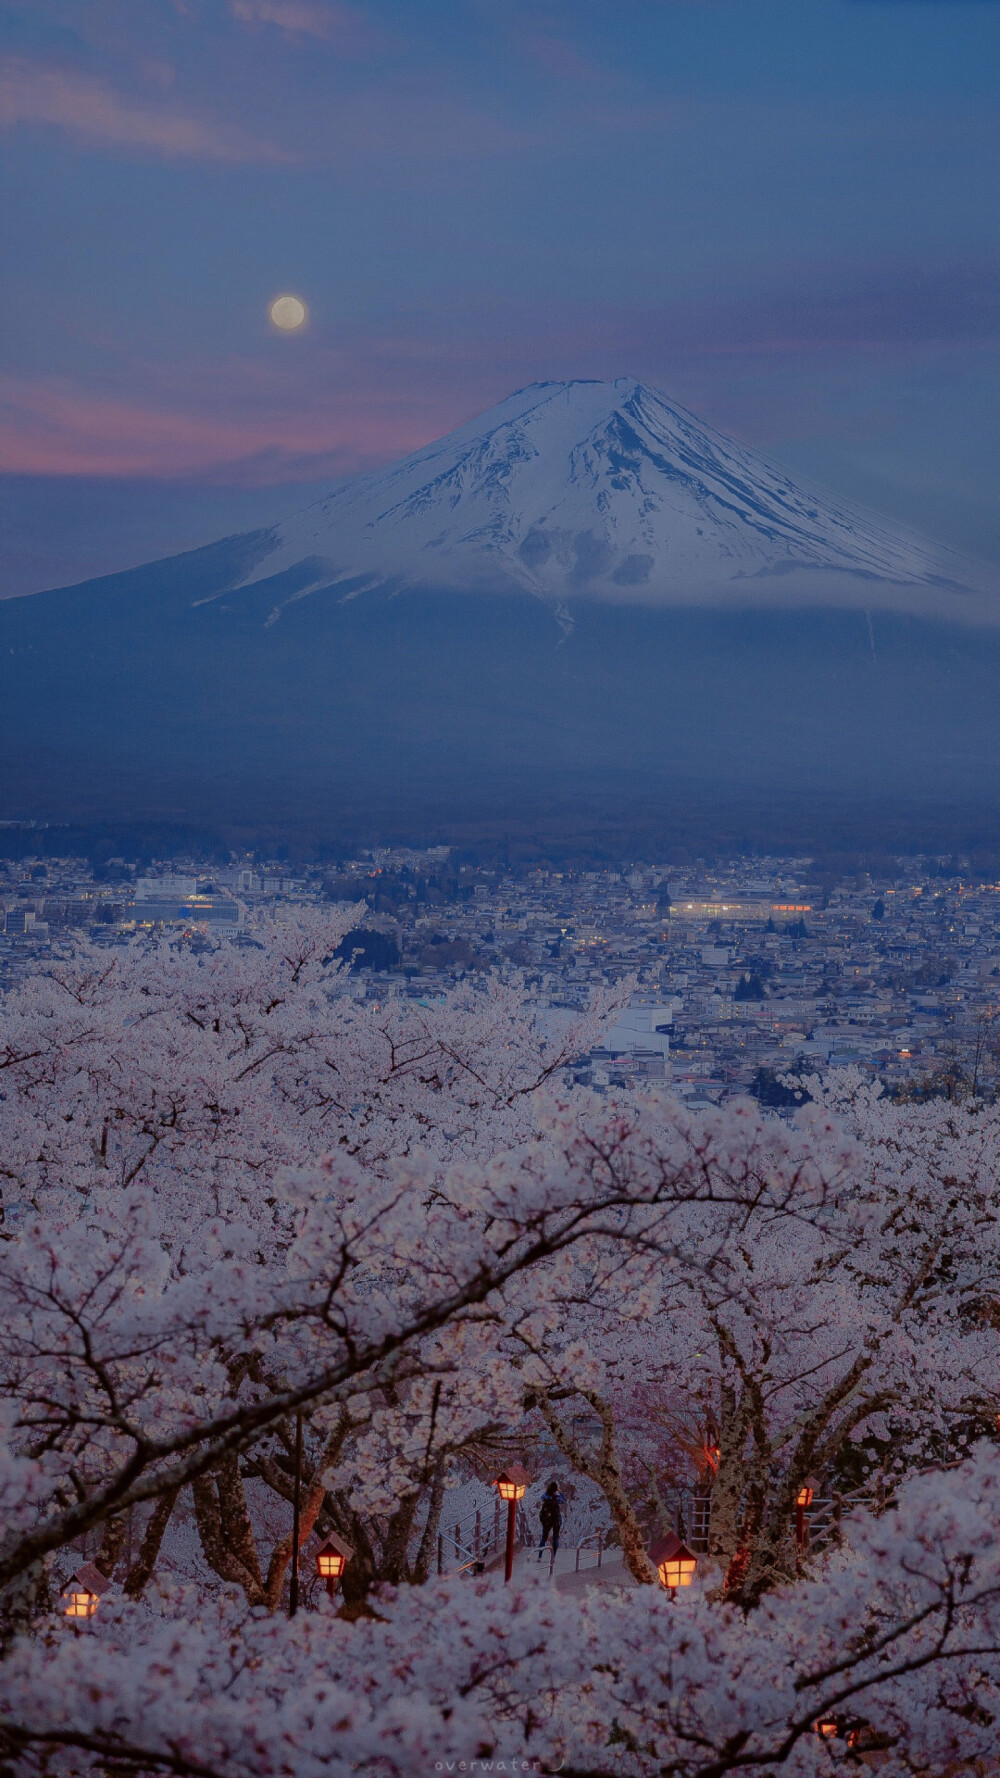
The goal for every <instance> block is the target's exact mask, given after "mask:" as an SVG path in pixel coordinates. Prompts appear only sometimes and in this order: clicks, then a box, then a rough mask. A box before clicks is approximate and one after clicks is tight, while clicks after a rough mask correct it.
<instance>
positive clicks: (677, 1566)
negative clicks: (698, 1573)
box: [647, 1531, 698, 1599]
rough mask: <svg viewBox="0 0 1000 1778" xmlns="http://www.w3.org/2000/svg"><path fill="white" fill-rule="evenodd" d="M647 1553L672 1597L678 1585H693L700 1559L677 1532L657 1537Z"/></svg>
mask: <svg viewBox="0 0 1000 1778" xmlns="http://www.w3.org/2000/svg"><path fill="white" fill-rule="evenodd" d="M647 1554H648V1556H649V1559H650V1561H651V1562H652V1564H653V1567H654V1568H655V1569H656V1572H657V1574H658V1575H659V1577H660V1584H661V1586H664V1587H666V1589H667V1592H668V1593H669V1594H670V1597H671V1599H672V1598H673V1597H674V1595H675V1593H676V1592H677V1588H678V1587H689V1586H690V1585H691V1582H692V1581H693V1580H694V1571H695V1569H696V1568H697V1566H698V1559H697V1557H696V1556H694V1555H692V1553H691V1551H690V1550H689V1549H688V1547H687V1544H686V1543H682V1542H681V1540H680V1538H679V1537H678V1536H677V1534H676V1532H674V1531H671V1532H669V1533H668V1535H667V1536H666V1537H657V1538H656V1539H655V1540H654V1542H653V1543H651V1544H650V1546H649V1549H648V1551H647Z"/></svg>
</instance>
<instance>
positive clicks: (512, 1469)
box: [497, 1463, 531, 1502]
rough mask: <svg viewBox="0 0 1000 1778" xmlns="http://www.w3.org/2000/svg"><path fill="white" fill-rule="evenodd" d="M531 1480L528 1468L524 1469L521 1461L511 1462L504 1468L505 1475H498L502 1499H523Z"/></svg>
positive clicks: (498, 1486) (498, 1487)
mask: <svg viewBox="0 0 1000 1778" xmlns="http://www.w3.org/2000/svg"><path fill="white" fill-rule="evenodd" d="M530 1481H531V1477H530V1475H529V1474H528V1472H527V1470H526V1469H522V1467H521V1465H520V1463H511V1464H509V1465H508V1467H507V1468H506V1469H505V1470H504V1472H503V1475H498V1476H497V1493H498V1494H499V1496H500V1498H501V1500H506V1501H508V1502H509V1501H512V1500H523V1499H524V1491H525V1489H526V1488H527V1486H528V1484H529V1482H530Z"/></svg>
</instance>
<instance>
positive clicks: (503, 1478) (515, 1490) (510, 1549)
mask: <svg viewBox="0 0 1000 1778" xmlns="http://www.w3.org/2000/svg"><path fill="white" fill-rule="evenodd" d="M530 1481H531V1477H530V1475H529V1474H528V1472H527V1470H526V1469H525V1468H524V1467H523V1466H522V1465H521V1464H520V1463H508V1465H507V1468H506V1469H505V1470H504V1472H503V1474H502V1475H498V1476H497V1483H496V1486H497V1493H498V1494H499V1496H500V1498H501V1500H505V1501H506V1502H507V1542H506V1546H505V1549H504V1560H503V1578H504V1583H505V1584H506V1582H507V1581H509V1579H510V1577H511V1575H512V1574H513V1572H514V1534H515V1532H516V1530H517V1503H518V1501H519V1500H523V1499H524V1491H525V1489H526V1488H527V1487H528V1485H529V1483H530Z"/></svg>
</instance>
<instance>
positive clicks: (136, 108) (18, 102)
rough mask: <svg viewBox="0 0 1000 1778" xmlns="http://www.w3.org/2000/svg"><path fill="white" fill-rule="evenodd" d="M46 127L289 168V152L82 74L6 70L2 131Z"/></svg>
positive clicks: (27, 65) (1, 71)
mask: <svg viewBox="0 0 1000 1778" xmlns="http://www.w3.org/2000/svg"><path fill="white" fill-rule="evenodd" d="M18 124H29V125H42V126H46V127H48V128H53V129H58V130H63V131H65V132H66V133H67V134H69V135H72V136H75V137H77V138H79V139H81V140H83V141H85V142H91V143H97V144H103V145H105V146H113V147H118V148H133V149H144V150H146V151H147V152H150V153H153V154H159V155H165V156H167V157H168V158H170V159H188V160H213V161H233V162H250V161H257V162H287V161H290V160H292V159H294V156H292V155H290V154H289V153H288V152H287V151H286V150H285V149H282V148H279V147H277V146H275V145H274V144H273V143H270V142H264V141H259V140H257V139H256V138H255V137H252V136H249V135H247V134H245V133H244V132H241V131H238V130H233V129H229V128H220V127H219V126H218V125H216V124H213V123H210V122H206V121H205V120H204V119H202V118H199V117H195V116H192V115H190V114H188V113H185V112H184V111H181V110H179V109H177V108H175V107H173V106H171V105H167V104H164V103H163V101H162V100H157V101H155V102H153V103H149V102H147V101H145V100H143V99H141V98H134V97H128V96H126V95H124V94H122V93H119V92H117V91H116V90H115V89H114V88H113V87H112V86H110V85H109V84H108V83H107V82H105V81H103V80H99V79H97V78H96V77H95V76H93V75H90V74H85V73H81V72H80V71H79V70H77V69H73V68H67V67H54V66H52V65H48V64H44V63H38V62H32V61H28V60H26V59H24V58H21V57H16V56H15V57H11V58H9V59H8V60H6V61H4V62H3V64H2V65H0V126H3V127H5V128H7V129H12V128H14V127H15V126H16V125H18Z"/></svg>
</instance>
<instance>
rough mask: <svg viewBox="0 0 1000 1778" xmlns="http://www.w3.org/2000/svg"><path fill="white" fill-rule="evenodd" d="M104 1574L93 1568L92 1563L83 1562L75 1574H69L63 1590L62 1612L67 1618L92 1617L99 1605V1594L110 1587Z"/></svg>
mask: <svg viewBox="0 0 1000 1778" xmlns="http://www.w3.org/2000/svg"><path fill="white" fill-rule="evenodd" d="M110 1585H111V1582H110V1581H109V1579H108V1577H107V1575H106V1574H102V1573H101V1571H100V1569H99V1568H97V1567H95V1565H94V1563H93V1562H84V1563H83V1565H82V1567H80V1568H78V1569H77V1571H76V1573H75V1574H71V1575H70V1577H69V1580H68V1581H67V1582H66V1585H65V1587H64V1588H63V1594H62V1596H63V1599H64V1600H65V1605H64V1607H63V1610H64V1611H65V1614H66V1616H67V1617H77V1618H79V1617H93V1615H94V1613H95V1611H96V1610H97V1607H98V1606H99V1604H100V1603H101V1594H102V1593H106V1592H107V1590H108V1588H109V1587H110Z"/></svg>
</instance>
